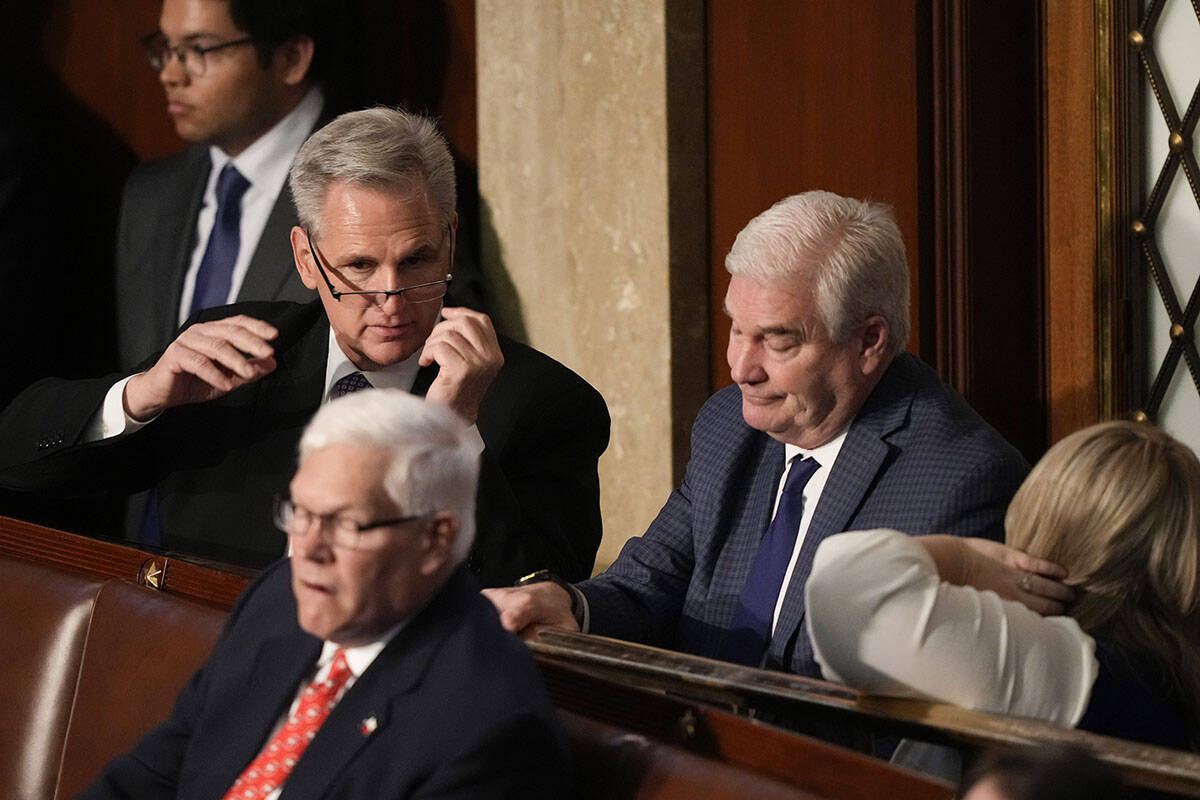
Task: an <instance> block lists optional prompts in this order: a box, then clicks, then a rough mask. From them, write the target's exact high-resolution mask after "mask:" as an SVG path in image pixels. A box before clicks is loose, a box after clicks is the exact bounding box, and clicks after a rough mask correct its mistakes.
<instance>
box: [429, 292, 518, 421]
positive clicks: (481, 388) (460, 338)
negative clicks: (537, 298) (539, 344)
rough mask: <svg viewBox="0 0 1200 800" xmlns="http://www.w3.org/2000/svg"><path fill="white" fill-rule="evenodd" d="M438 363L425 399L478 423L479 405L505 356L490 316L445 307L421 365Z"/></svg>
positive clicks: (467, 309)
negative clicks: (448, 407)
mask: <svg viewBox="0 0 1200 800" xmlns="http://www.w3.org/2000/svg"><path fill="white" fill-rule="evenodd" d="M435 361H436V362H437V364H438V376H437V378H436V379H435V380H434V382H433V385H432V386H430V387H429V391H428V392H426V393H425V397H426V398H427V399H429V400H434V401H436V402H438V403H442V404H444V405H448V406H450V408H452V409H454V411H455V412H457V413H458V414H459V415H460V416H461V417H463V418H464V419H466V420H467V421H468V422H470V423H472V424H474V423H475V421H476V420H477V419H478V417H479V403H480V402H481V401H482V400H483V395H484V393H486V392H487V390H488V387H489V386H491V385H492V381H493V380H495V378H496V374H497V373H499V372H500V367H502V366H503V365H504V356H503V355H501V353H500V344H499V342H497V341H496V330H495V328H493V327H492V321H491V320H490V319H488V317H487V315H486V314H481V313H479V312H478V311H472V310H471V309H469V308H443V309H442V321H441V322H439V323H438V324H437V325H435V326H434V327H433V330H432V331H431V332H430V334H429V338H428V339H426V340H425V349H424V351H423V352H422V353H421V366H423V367H427V366H429V365H430V364H432V363H434V362H435Z"/></svg>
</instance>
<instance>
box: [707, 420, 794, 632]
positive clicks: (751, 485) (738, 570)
mask: <svg viewBox="0 0 1200 800" xmlns="http://www.w3.org/2000/svg"><path fill="white" fill-rule="evenodd" d="M760 435H761V436H762V439H763V441H764V442H765V443H764V445H763V447H762V450H761V452H760V453H759V454H758V458H757V460H756V461H755V462H754V463H753V465H751V464H748V463H747V464H745V465H744V468H751V467H752V468H753V473H752V474H751V475H750V476H749V477H748V478H747V479H745V483H743V486H745V491H746V495H745V496H746V503H745V505H744V506H743V507H742V510H741V512H740V513H738V515H737V518H736V519H734V520H732V521H731V525H732V530H733V535H732V536H730V537H729V539H728V540H727V542H726V544H725V547H724V549H723V550H722V551H721V553H720V554H719V555H718V557H717V558H716V559H715V568H716V570H717V574H716V575H715V576H714V579H713V581H712V583H713V586H714V588H717V589H718V592H717V596H722V595H723V596H728V597H730V598H732V599H733V600H735V601H736V599H737V598H738V597H739V596H740V595H741V592H742V589H743V587H744V586H745V583H746V578H747V576H748V575H749V574H750V566H751V564H752V563H753V562H754V556H755V554H756V553H757V552H758V546H759V544H761V543H762V539H763V536H765V535H766V532H767V527H768V526H769V525H770V524H771V512H772V510H773V508H774V506H775V494H776V492H777V491H778V489H779V476H780V475H782V474H783V453H784V451H783V444H782V443H780V442H778V441H776V440H774V439H772V438H770V437H769V436H766V435H762V434H760ZM730 505H731V504H730V503H729V502H728V498H721V501H720V505H719V506H718V509H717V513H728V512H729V506H730ZM732 613H733V606H732V605H730V607H729V609H728V610H727V612H725V619H722V620H720V623H721V627H722V629H724V628H725V627H727V625H728V622H729V616H730V615H731V614H732Z"/></svg>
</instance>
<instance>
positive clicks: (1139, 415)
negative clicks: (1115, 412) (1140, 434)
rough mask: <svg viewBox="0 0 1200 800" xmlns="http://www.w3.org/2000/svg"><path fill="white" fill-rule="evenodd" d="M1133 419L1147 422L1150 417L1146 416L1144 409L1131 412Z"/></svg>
mask: <svg viewBox="0 0 1200 800" xmlns="http://www.w3.org/2000/svg"><path fill="white" fill-rule="evenodd" d="M1133 421H1134V422H1149V421H1150V418H1149V417H1148V416H1146V412H1145V411H1135V412H1133Z"/></svg>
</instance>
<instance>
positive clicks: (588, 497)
mask: <svg viewBox="0 0 1200 800" xmlns="http://www.w3.org/2000/svg"><path fill="white" fill-rule="evenodd" d="M237 313H245V314H249V315H251V316H254V317H258V318H261V319H265V320H267V321H268V322H270V323H271V324H273V325H274V326H275V327H276V328H278V330H279V336H278V338H277V339H276V341H275V355H276V362H277V367H276V369H275V371H274V372H273V373H271V374H270V375H267V376H266V377H264V378H262V379H261V380H258V381H255V382H254V383H251V384H248V385H246V386H243V387H241V388H239V389H237V390H236V391H234V392H231V393H229V394H228V395H226V396H224V397H222V398H220V399H218V400H215V401H213V402H210V403H202V404H197V405H190V406H182V407H179V408H175V409H171V410H169V411H167V412H166V413H164V414H163V415H162V416H161V417H159V418H158V419H156V420H155V421H154V422H152V423H151V424H150V425H148V426H146V427H145V428H144V429H142V430H140V431H138V432H137V433H134V434H131V435H128V436H123V437H117V438H115V439H110V440H107V441H101V442H95V443H92V444H88V445H76V444H75V443H76V442H77V441H78V440H79V438H80V436H81V435H82V433H83V432H84V429H85V427H86V425H87V422H88V420H89V418H90V417H91V416H92V414H93V413H94V412H95V411H96V410H97V409H98V408H99V407H100V404H101V402H102V401H103V398H104V394H105V393H106V392H107V391H108V389H109V387H111V386H112V384H113V383H114V382H115V381H116V380H117V379H118V378H119V377H120V375H110V376H107V377H105V378H99V379H92V380H83V381H63V380H58V379H47V380H44V381H41V382H39V383H37V384H34V385H33V386H31V387H30V388H29V389H27V390H26V391H25V392H23V393H22V394H21V395H19V396H18V397H17V398H16V400H14V401H13V403H12V404H11V405H10V406H9V407H8V408H7V409H6V410H5V411H4V413H3V414H2V415H0V486H5V487H8V488H12V489H18V490H25V491H29V490H56V491H67V492H69V491H93V490H95V489H96V488H98V487H106V486H107V487H111V488H113V489H116V490H119V491H123V492H126V493H131V492H135V491H140V490H143V489H148V488H150V487H152V486H153V487H156V490H155V491H156V494H157V498H158V512H159V520H160V524H161V530H162V532H163V542H162V544H163V546H164V547H166V548H167V549H171V550H176V551H180V552H188V553H196V554H200V555H207V556H212V557H216V558H223V559H227V560H228V559H232V560H235V561H238V562H241V563H250V564H253V565H262V564H265V563H267V562H269V561H271V560H273V559H275V558H277V557H279V556H280V555H282V554H283V551H284V539H285V537H284V535H283V534H282V533H281V532H279V531H278V530H276V529H275V527H274V525H273V524H272V522H271V497H272V496H273V495H274V494H275V493H277V492H280V491H283V490H285V489H286V488H287V483H288V481H289V480H290V479H291V476H292V474H293V473H294V472H295V468H296V444H297V442H298V441H299V438H300V433H301V431H302V430H303V428H304V426H305V425H306V424H307V423H308V420H309V419H310V418H311V417H312V415H313V413H314V412H315V411H316V410H317V408H318V407H319V406H320V404H321V400H322V398H323V394H324V388H325V387H324V383H325V362H326V355H327V349H328V338H329V322H328V320H327V318H326V316H325V312H324V309H323V308H322V307H321V304H320V302H319V301H313V302H311V303H309V304H307V305H296V304H294V303H239V304H236V305H233V306H225V307H223V308H215V309H209V310H207V311H204V312H201V314H199V315H198V317H197V318H198V319H200V320H206V319H213V318H218V317H224V316H229V315H232V314H237ZM501 349H502V350H503V352H504V358H505V363H504V367H503V368H502V369H501V370H500V373H499V375H497V377H496V379H495V381H494V382H493V383H492V385H491V387H490V388H489V389H488V392H487V394H486V395H485V396H484V399H483V403H482V405H481V407H480V412H479V419H478V428H479V432H480V434H481V435H482V437H483V441H484V444H485V445H486V449H485V450H484V453H483V456H482V460H481V468H480V479H479V494H478V507H477V509H476V519H477V522H478V534H477V536H476V543H475V549H474V551H473V552H472V554H471V558H470V559H469V561H468V565H469V566H470V568H471V569H472V571H473V572H475V573H476V575H477V576H478V577H479V580H480V582H481V583H483V584H484V585H485V586H500V585H508V584H510V583H512V581H514V580H515V579H516V578H518V577H520V576H521V575H524V574H527V573H529V572H531V571H533V570H536V569H541V568H544V567H545V568H550V569H554V570H557V571H558V572H559V573H560V574H562V575H569V576H571V579H573V580H580V579H583V578H585V577H587V576H588V575H589V574H591V569H592V564H593V562H594V560H595V555H596V548H597V547H598V546H599V544H600V533H601V523H600V487H599V478H598V477H597V472H596V462H597V460H598V459H599V457H600V454H601V453H602V452H603V451H604V448H605V447H606V446H607V444H608V427H609V420H608V411H607V409H606V407H605V405H604V400H603V398H601V397H600V394H599V393H598V392H596V390H595V389H593V388H592V387H591V386H589V385H588V384H587V382H585V381H584V380H582V379H581V378H580V377H579V376H578V375H576V374H575V373H573V372H571V371H570V370H569V369H567V368H566V367H564V366H562V365H561V364H559V363H558V362H556V361H554V360H553V359H551V358H549V357H547V356H545V355H543V354H541V353H539V352H537V351H536V350H533V349H531V348H529V347H526V346H524V345H521V344H519V343H517V342H513V341H510V340H507V339H502V340H501ZM155 358H157V357H155ZM154 360H155V359H153V358H152V359H149V360H148V361H147V362H146V363H147V365H149V364H151V363H153V361H154ZM436 372H437V370H436V365H435V366H434V367H431V368H425V369H422V370H421V372H420V373H419V374H418V376H417V382H416V385H415V386H414V392H416V393H418V394H423V393H424V392H425V390H426V389H427V388H428V387H429V385H430V384H431V383H432V382H433V379H434V377H435V376H436ZM132 516H133V518H132V519H131V520H130V522H131V523H132V528H131V530H130V532H131V533H132V534H134V535H135V538H136V533H137V532H138V531H139V530H140V528H141V518H140V517H139V516H136V515H132Z"/></svg>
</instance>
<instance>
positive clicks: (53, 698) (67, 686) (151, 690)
mask: <svg viewBox="0 0 1200 800" xmlns="http://www.w3.org/2000/svg"><path fill="white" fill-rule="evenodd" d="M224 617H225V615H224V613H223V612H220V611H217V610H215V609H211V608H208V607H206V606H202V605H199V604H198V603H194V602H192V601H189V600H184V599H182V598H179V597H174V596H170V595H165V594H161V593H159V592H155V591H153V590H151V589H145V588H142V587H139V586H135V585H133V584H130V583H125V582H122V581H114V580H96V579H93V578H89V577H86V576H83V575H79V574H76V573H73V572H67V571H64V570H60V569H56V568H54V567H48V566H44V565H40V564H34V563H30V562H28V561H23V560H19V559H9V558H0V643H3V648H4V650H3V659H4V660H3V668H0V797H3V798H21V800H50V799H51V798H70V797H74V796H75V795H76V794H77V793H78V792H79V791H80V790H81V789H82V788H83V787H84V786H86V785H87V784H88V783H89V782H90V781H91V780H92V779H93V778H94V777H95V775H96V773H97V771H98V770H99V769H100V767H102V766H103V765H104V764H105V763H106V762H107V761H108V760H109V759H111V758H112V757H113V756H114V755H116V754H118V753H121V752H123V751H125V750H127V749H128V748H129V746H130V745H131V744H133V742H134V741H135V740H136V739H137V737H138V736H140V735H141V734H142V733H144V732H145V731H147V730H148V729H150V728H151V727H153V725H155V724H157V723H158V722H160V721H161V720H162V719H164V718H165V717H166V715H167V712H168V711H169V710H170V707H171V703H172V701H173V700H174V698H175V695H176V694H177V693H178V692H179V689H180V687H182V686H183V684H184V682H185V681H186V680H187V679H188V677H189V676H190V675H191V674H192V673H193V672H194V671H195V670H196V668H197V667H199V665H200V664H201V663H202V662H203V660H204V657H205V656H206V655H207V654H208V651H209V649H210V648H211V647H212V643H213V641H215V639H216V637H217V634H218V633H219V632H220V629H221V625H222V622H223V620H224Z"/></svg>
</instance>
